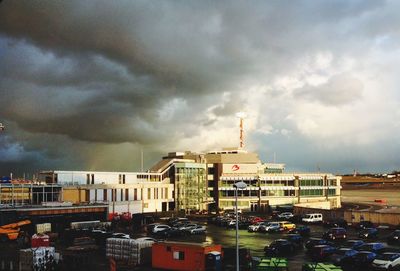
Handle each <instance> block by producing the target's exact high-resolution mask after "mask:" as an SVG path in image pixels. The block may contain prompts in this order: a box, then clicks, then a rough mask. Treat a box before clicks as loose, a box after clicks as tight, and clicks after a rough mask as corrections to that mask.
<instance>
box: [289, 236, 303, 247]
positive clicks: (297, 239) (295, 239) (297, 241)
mask: <svg viewBox="0 0 400 271" xmlns="http://www.w3.org/2000/svg"><path fill="white" fill-rule="evenodd" d="M286 239H287V240H288V241H289V242H291V243H292V244H293V245H294V246H295V247H296V248H303V243H304V239H303V237H302V236H301V235H300V234H288V235H287V236H286Z"/></svg>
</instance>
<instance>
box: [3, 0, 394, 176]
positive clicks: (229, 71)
mask: <svg viewBox="0 0 400 271" xmlns="http://www.w3.org/2000/svg"><path fill="white" fill-rule="evenodd" d="M399 67H400V1H375V0H371V1H367V0H362V1H361V0H353V1H352V0H342V1H339V0H338V1H322V0H321V1H315V0H309V1H250V2H249V1H233V2H232V1H81V0H79V1H72V0H70V1H35V0H29V1H28V0H27V1H7V0H4V1H1V3H0V122H2V123H3V124H4V125H5V126H6V130H5V131H4V132H2V133H1V134H0V175H6V174H9V173H10V172H15V173H18V174H22V173H23V172H27V173H30V174H32V173H34V172H36V171H39V170H45V169H64V170H85V169H86V170H106V171H120V170H126V171H134V170H138V169H139V168H140V150H141V149H143V151H144V159H145V161H144V162H145V167H146V168H147V167H150V166H151V165H152V164H153V163H155V162H157V161H158V159H159V158H160V156H161V155H163V154H165V153H166V152H170V151H184V150H193V151H207V150H215V149H220V148H222V147H226V146H237V145H238V144H239V139H238V135H239V132H238V119H237V118H236V117H235V113H236V112H238V111H245V112H246V113H247V119H246V121H245V130H246V148H247V149H248V150H251V151H257V152H258V153H259V154H260V157H261V159H262V160H263V161H272V160H273V157H274V153H275V154H276V161H277V162H284V163H286V164H287V168H288V170H296V171H316V170H317V168H320V169H321V170H323V171H331V172H334V173H346V172H349V173H350V172H352V171H353V170H354V169H357V170H359V171H362V172H367V171H369V172H379V171H392V170H395V169H399V168H400V143H399V139H398V138H399V135H400V90H399V87H400V76H399V69H400V68H399Z"/></svg>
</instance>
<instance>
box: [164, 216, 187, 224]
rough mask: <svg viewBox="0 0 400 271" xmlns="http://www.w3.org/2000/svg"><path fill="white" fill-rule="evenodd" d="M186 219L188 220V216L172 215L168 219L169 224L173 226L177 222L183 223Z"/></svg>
mask: <svg viewBox="0 0 400 271" xmlns="http://www.w3.org/2000/svg"><path fill="white" fill-rule="evenodd" d="M186 221H188V219H187V218H186V217H171V218H169V219H168V225H169V226H173V225H174V224H176V223H181V222H186Z"/></svg>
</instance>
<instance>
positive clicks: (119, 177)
mask: <svg viewBox="0 0 400 271" xmlns="http://www.w3.org/2000/svg"><path fill="white" fill-rule="evenodd" d="M118 184H121V174H119V175H118Z"/></svg>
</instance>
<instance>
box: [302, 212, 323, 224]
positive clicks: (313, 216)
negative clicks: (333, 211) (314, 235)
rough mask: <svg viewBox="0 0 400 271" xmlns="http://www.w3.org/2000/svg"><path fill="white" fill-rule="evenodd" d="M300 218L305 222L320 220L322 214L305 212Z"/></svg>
mask: <svg viewBox="0 0 400 271" xmlns="http://www.w3.org/2000/svg"><path fill="white" fill-rule="evenodd" d="M302 220H303V222H306V223H318V222H322V214H306V215H305V216H304V217H303V219H302Z"/></svg>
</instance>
